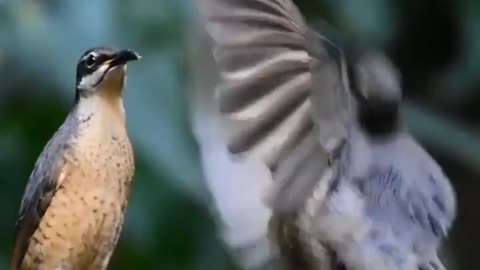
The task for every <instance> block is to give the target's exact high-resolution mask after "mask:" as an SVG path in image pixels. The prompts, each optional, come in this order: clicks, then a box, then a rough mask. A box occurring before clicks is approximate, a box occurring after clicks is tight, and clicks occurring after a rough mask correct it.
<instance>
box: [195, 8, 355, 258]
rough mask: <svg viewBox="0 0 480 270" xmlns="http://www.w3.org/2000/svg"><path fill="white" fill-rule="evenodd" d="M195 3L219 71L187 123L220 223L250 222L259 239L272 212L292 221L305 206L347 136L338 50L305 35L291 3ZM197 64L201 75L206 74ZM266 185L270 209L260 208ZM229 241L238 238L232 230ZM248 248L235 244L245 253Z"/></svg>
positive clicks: (345, 100) (303, 24) (264, 235)
mask: <svg viewBox="0 0 480 270" xmlns="http://www.w3.org/2000/svg"><path fill="white" fill-rule="evenodd" d="M197 5H198V8H199V11H200V14H201V17H202V19H203V20H204V22H205V25H206V29H207V32H208V33H209V35H210V37H211V39H212V40H211V41H212V42H213V47H214V50H213V55H214V58H215V63H216V66H217V69H218V70H219V71H220V74H219V75H220V76H219V77H220V83H219V84H217V85H216V87H215V98H216V99H215V100H216V102H217V103H212V102H211V103H208V105H205V106H204V108H206V110H203V111H200V110H197V111H196V113H194V116H193V118H194V129H195V133H196V137H197V140H198V141H199V144H200V150H201V154H202V162H203V167H204V170H205V171H206V173H205V174H206V178H207V184H208V185H209V188H210V191H212V194H213V197H214V199H215V200H216V201H217V202H216V203H217V208H222V207H223V209H224V210H225V211H224V212H223V213H224V214H223V215H222V217H223V220H224V221H223V222H224V223H226V224H228V226H231V227H233V225H232V224H237V225H238V224H243V223H242V222H244V220H250V221H251V222H254V221H255V223H249V224H252V226H249V227H248V228H252V227H254V226H253V225H255V226H259V227H260V228H257V230H256V233H255V234H254V235H255V237H256V238H264V239H267V231H268V228H267V227H268V219H269V217H270V216H271V212H270V211H272V209H273V211H275V212H276V213H277V214H278V213H282V214H290V213H295V212H296V211H297V210H298V208H299V207H303V205H304V202H305V200H306V198H307V197H308V196H310V195H311V192H312V190H313V189H314V186H315V185H316V184H317V182H318V181H319V179H320V177H321V176H322V175H323V172H322V171H323V170H324V169H326V168H327V167H328V166H329V164H331V161H332V157H333V154H334V152H335V150H336V149H337V148H338V146H339V145H340V143H341V142H342V140H343V139H344V138H345V137H346V133H345V130H344V125H343V124H344V123H343V122H338V121H343V120H344V119H343V116H344V115H345V112H348V107H344V106H345V103H348V101H349V100H348V98H347V97H348V96H347V97H345V96H344V94H345V92H344V91H343V89H344V83H345V82H344V81H343V80H342V75H341V74H342V65H343V63H342V62H341V61H339V60H338V59H341V57H340V56H341V55H338V56H339V57H338V58H335V57H333V56H332V55H331V52H332V51H336V53H337V54H339V51H338V50H337V49H336V48H334V46H332V45H331V44H329V43H328V41H327V40H326V39H325V38H324V37H322V36H321V35H318V34H316V33H315V32H313V31H311V30H310V29H309V28H308V26H307V24H306V22H305V20H304V19H303V18H302V15H301V14H300V12H299V10H298V9H297V7H296V6H295V5H294V4H293V3H292V2H291V1H289V0H247V1H245V0H228V1H225V0H198V1H197ZM195 44H196V45H198V43H195ZM327 47H329V48H330V49H331V50H329V49H327ZM202 63H205V62H203V61H202ZM204 65H205V66H204V67H203V68H201V67H200V69H202V70H203V71H205V70H206V69H209V67H208V65H206V64H204ZM194 69H196V68H195V67H194ZM200 77H201V76H200ZM201 79H202V80H203V81H206V77H201ZM212 81H213V80H212ZM314 83H315V85H317V84H318V86H316V87H315V89H313V88H312V85H314ZM212 85H213V83H212V82H210V87H212ZM208 87H209V86H207V85H203V88H204V89H205V88H206V89H207V91H208ZM209 90H212V89H209ZM339 90H342V91H339ZM208 96H209V97H210V98H213V94H208ZM204 104H207V103H204ZM207 111H208V113H207ZM201 115H203V116H205V117H201ZM207 115H209V116H210V117H207ZM219 122H220V123H221V124H219ZM231 154H234V155H233V156H232V155H231ZM272 183H274V184H273V185H271V184H272ZM267 186H269V188H270V190H269V194H268V195H269V197H268V198H267V199H268V200H269V201H268V203H269V204H270V206H271V207H272V208H268V207H266V205H264V202H263V195H264V193H265V189H266V187H267ZM261 197H262V198H261ZM232 209H233V210H236V211H233V210H232ZM241 209H243V210H244V212H242V211H240V210H241ZM228 210H231V211H228ZM233 213H235V214H233ZM246 213H247V214H249V213H255V215H253V214H252V215H246ZM226 214H230V218H229V217H228V215H226ZM254 217H256V218H257V219H255V220H253V219H254ZM239 227H240V228H242V229H243V230H245V226H239ZM235 233H236V235H235ZM231 234H234V235H233V236H232V235H230V236H231V238H235V236H237V237H239V238H240V239H243V240H245V238H242V236H239V234H240V233H239V232H238V231H233V232H231ZM250 236H251V235H250ZM252 239H253V238H249V240H252ZM236 240H239V239H236ZM239 242H241V241H239ZM251 242H253V241H247V240H246V241H245V242H242V244H243V246H247V248H248V247H251V245H248V244H247V243H251ZM237 243H238V242H237ZM242 244H240V246H242ZM237 246H238V245H237ZM254 253H256V254H258V252H254Z"/></svg>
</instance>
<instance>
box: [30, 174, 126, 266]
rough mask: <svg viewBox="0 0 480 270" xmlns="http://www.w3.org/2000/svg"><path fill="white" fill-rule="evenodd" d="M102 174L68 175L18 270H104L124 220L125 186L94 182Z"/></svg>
mask: <svg viewBox="0 0 480 270" xmlns="http://www.w3.org/2000/svg"><path fill="white" fill-rule="evenodd" d="M102 174H103V175H104V176H107V175H108V173H106V172H102V171H97V172H96V173H95V175H92V177H88V175H87V174H85V173H84V172H82V171H79V172H76V173H72V174H71V175H70V177H69V181H67V182H65V183H64V184H63V185H62V186H61V187H60V188H59V189H58V190H57V192H56V193H55V195H54V197H53V198H52V201H51V204H50V207H49V208H48V210H47V211H46V213H45V215H44V217H43V218H42V221H41V222H40V224H39V227H38V228H37V230H36V231H35V233H34V235H33V237H32V239H31V240H30V242H29V247H28V250H27V254H26V256H25V259H24V262H23V267H22V269H39V270H40V269H71V270H74V269H105V268H106V264H107V262H108V260H109V257H110V255H111V253H112V251H113V249H114V247H115V244H116V241H117V239H118V235H119V233H120V231H121V227H122V224H123V221H124V212H125V208H126V204H127V194H128V189H129V187H128V185H129V182H128V184H126V183H125V181H117V180H116V179H102V178H101V177H100V178H98V176H99V175H102ZM95 177H96V178H95ZM128 177H129V175H123V177H119V178H123V179H126V178H128ZM75 179H76V180H75ZM72 180H73V181H72ZM92 180H93V181H92ZM80 181H82V182H81V183H79V182H80Z"/></svg>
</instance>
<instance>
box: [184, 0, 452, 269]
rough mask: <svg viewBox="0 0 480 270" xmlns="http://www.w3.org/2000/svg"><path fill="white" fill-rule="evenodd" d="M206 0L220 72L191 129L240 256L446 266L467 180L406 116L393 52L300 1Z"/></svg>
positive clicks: (354, 265)
mask: <svg viewBox="0 0 480 270" xmlns="http://www.w3.org/2000/svg"><path fill="white" fill-rule="evenodd" d="M196 4H197V9H198V12H199V14H200V19H201V22H202V24H204V26H205V27H204V29H203V30H204V31H205V32H206V35H208V37H207V38H205V40H206V41H205V42H207V43H210V45H209V46H210V49H211V58H212V59H211V61H213V65H214V67H216V69H217V70H218V71H217V74H210V75H208V74H207V75H208V76H210V77H212V79H210V81H211V82H209V83H202V82H200V83H198V86H197V87H196V88H195V89H194V90H195V91H197V92H195V93H194V94H195V95H194V96H193V97H192V99H191V106H192V112H191V114H192V119H193V121H192V122H193V126H192V128H193V133H194V136H195V138H196V140H197V142H198V144H199V149H200V155H201V159H202V167H203V170H204V175H205V178H206V179H205V180H206V185H207V187H208V189H209V190H210V193H211V195H212V196H213V199H214V200H213V202H214V203H215V209H216V210H217V212H218V213H219V215H218V216H219V218H220V220H221V224H222V229H223V231H222V236H223V238H224V240H225V241H226V243H227V244H228V245H229V246H230V247H231V250H232V251H233V253H234V256H235V257H236V258H237V261H238V263H239V264H240V265H241V266H242V267H243V268H246V269H302V270H335V269H347V270H387V269H389V270H434V269H437V270H440V269H445V267H444V266H443V263H442V262H441V260H440V259H439V258H438V255H437V252H438V250H439V248H440V245H441V242H442V241H443V240H445V239H446V238H447V236H448V232H449V230H450V229H451V227H452V224H453V222H454V220H455V217H456V194H455V190H454V189H453V187H452V185H451V183H450V180H449V179H448V177H447V175H446V174H445V172H444V171H443V169H442V168H441V167H440V165H439V164H438V163H437V162H436V161H435V160H434V159H433V158H432V157H431V156H430V155H429V154H428V152H427V151H426V150H425V149H424V148H423V147H422V146H421V145H420V144H419V143H418V142H417V141H416V140H415V139H414V137H413V136H412V135H411V134H410V132H409V130H408V127H407V126H406V124H405V121H404V120H403V117H402V108H403V106H402V104H403V98H402V85H401V76H400V72H399V71H398V70H397V68H396V67H395V65H394V64H393V62H392V61H391V60H390V59H389V58H388V57H387V56H386V55H385V54H384V53H383V52H381V50H379V49H374V48H368V46H357V47H358V48H355V47H356V46H353V45H352V46H350V47H349V46H348V44H347V45H344V46H343V47H340V46H339V45H337V44H335V43H334V42H332V41H331V40H329V39H328V38H327V37H326V36H324V35H322V33H321V32H318V31H316V29H315V28H314V27H312V26H310V25H309V24H308V23H307V22H306V20H305V19H304V18H303V15H302V13H301V12H300V10H299V9H298V8H297V7H296V6H295V4H294V3H293V2H292V1H290V0H251V1H241V0H232V1H222V0H198V1H197V2H196ZM365 47H366V48H365ZM204 57H206V56H204ZM204 62H206V61H202V63H204ZM203 65H204V64H203ZM197 72H199V73H201V72H204V73H206V72H212V71H211V69H208V70H204V69H200V70H198V71H197ZM207 75H205V76H201V75H198V76H197V77H198V78H199V79H198V80H202V78H206V76H207ZM203 80H205V79H203ZM215 80H217V82H214V81H215ZM209 99H210V100H209ZM278 265H280V266H278Z"/></svg>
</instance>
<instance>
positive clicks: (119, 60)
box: [103, 50, 142, 68]
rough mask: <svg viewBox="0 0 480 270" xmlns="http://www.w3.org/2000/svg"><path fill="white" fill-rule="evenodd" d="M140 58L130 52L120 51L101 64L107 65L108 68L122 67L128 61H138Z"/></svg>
mask: <svg viewBox="0 0 480 270" xmlns="http://www.w3.org/2000/svg"><path fill="white" fill-rule="evenodd" d="M141 58H142V57H141V56H140V55H139V54H138V53H136V52H134V51H131V50H120V51H118V52H116V53H114V54H113V55H112V57H111V58H110V59H108V60H106V61H105V62H104V63H103V64H104V65H105V64H106V65H108V66H109V67H110V68H111V67H115V66H118V65H124V64H126V63H127V62H129V61H135V60H139V59H141Z"/></svg>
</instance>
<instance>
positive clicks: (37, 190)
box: [11, 120, 75, 270]
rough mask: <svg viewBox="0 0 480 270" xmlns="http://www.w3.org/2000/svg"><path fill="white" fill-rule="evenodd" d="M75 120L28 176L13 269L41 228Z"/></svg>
mask: <svg viewBox="0 0 480 270" xmlns="http://www.w3.org/2000/svg"><path fill="white" fill-rule="evenodd" d="M74 128H75V127H74V125H73V121H71V120H67V121H66V122H65V123H64V124H63V125H62V127H61V128H60V129H59V130H58V131H57V133H55V135H54V136H53V137H52V139H51V140H50V141H49V142H48V143H47V145H46V146H45V148H44V150H43V151H42V153H41V154H40V156H39V157H38V159H37V161H36V163H35V166H34V169H33V171H32V174H31V175H30V178H29V180H28V184H27V187H26V189H25V193H24V195H23V198H22V204H21V206H20V211H19V218H18V221H17V224H16V228H15V242H14V248H13V254H12V260H11V269H12V270H16V269H20V266H21V264H22V261H23V258H24V256H25V253H26V251H27V248H28V244H29V242H30V240H31V237H32V235H33V233H34V232H35V230H36V229H37V228H38V225H39V223H40V221H41V220H42V218H43V216H44V214H45V212H46V211H47V209H48V206H49V205H50V202H51V199H52V197H53V196H54V194H55V191H56V190H57V189H58V187H59V176H60V174H61V171H62V168H63V166H64V165H65V162H66V161H65V160H64V158H63V154H64V153H65V152H66V151H68V148H69V147H70V145H69V144H68V138H69V136H71V135H73V133H71V132H73V131H74Z"/></svg>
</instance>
